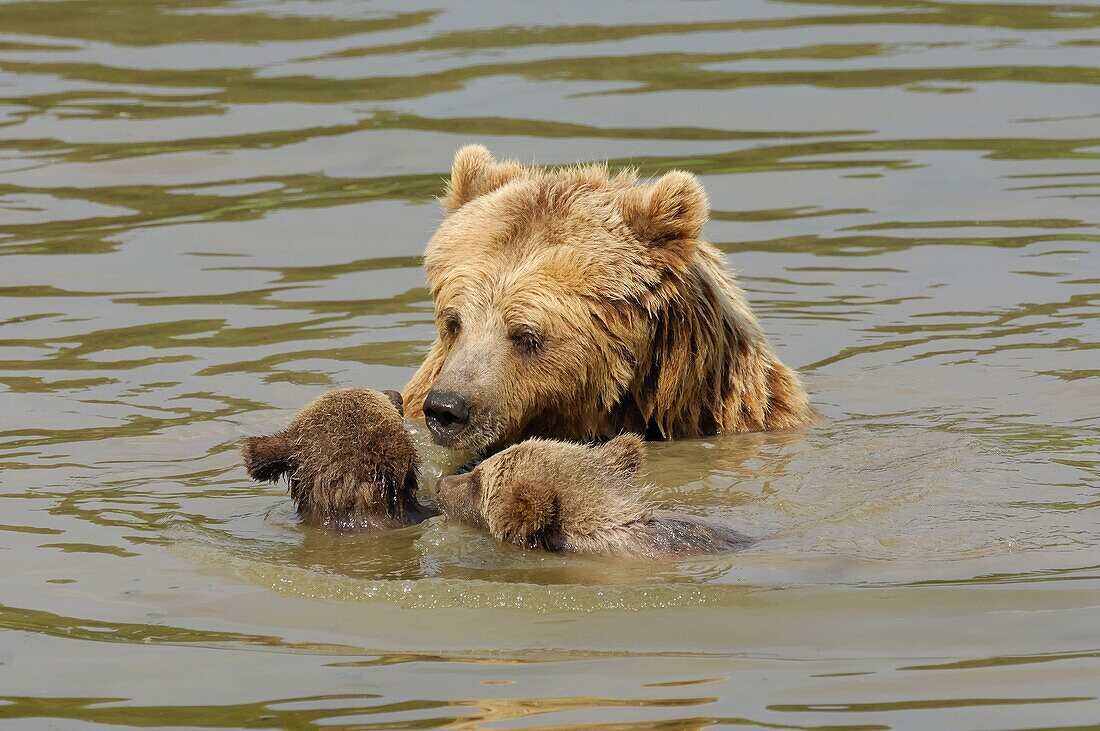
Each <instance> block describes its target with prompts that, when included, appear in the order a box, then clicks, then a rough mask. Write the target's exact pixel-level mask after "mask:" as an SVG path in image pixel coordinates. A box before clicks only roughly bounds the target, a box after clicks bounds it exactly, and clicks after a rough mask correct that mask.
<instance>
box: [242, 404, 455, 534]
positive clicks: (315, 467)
mask: <svg viewBox="0 0 1100 731" xmlns="http://www.w3.org/2000/svg"><path fill="white" fill-rule="evenodd" d="M241 456H242V457H243V459H244V464H245V468H246V469H247V470H248V474H249V476H251V477H252V478H253V479H255V480H257V481H261V482H276V481H277V480H278V479H279V478H280V477H281V476H283V475H284V474H285V475H287V485H288V490H289V492H290V497H291V499H293V500H294V503H295V505H296V506H297V508H298V515H299V516H300V517H301V518H302V520H303V521H305V522H307V523H310V524H314V525H324V526H329V527H333V528H339V529H344V530H383V529H387V528H400V527H403V526H407V525H412V524H414V523H419V522H420V521H422V520H424V519H426V518H428V517H430V516H431V515H433V513H432V512H431V511H430V510H428V509H427V508H425V507H423V506H421V505H420V503H419V502H418V501H417V499H416V491H417V478H416V473H417V469H418V468H419V465H420V462H419V458H418V457H417V454H416V449H415V447H414V445H413V440H412V437H411V436H410V435H409V433H408V432H407V431H406V430H405V423H404V421H403V419H402V411H401V395H400V394H398V393H396V392H394V391H387V392H385V393H382V392H379V391H371V390H368V389H364V388H348V389H344V390H341V391H331V392H329V393H326V394H323V395H322V396H320V397H319V398H317V399H316V400H315V401H313V403H311V404H309V405H308V406H307V407H305V408H304V409H302V411H301V412H299V414H298V415H297V416H295V417H294V420H293V421H292V422H291V423H290V426H288V427H287V428H286V429H285V430H283V431H281V432H278V433H277V434H272V435H270V436H266V437H249V438H247V439H245V440H244V442H243V443H242V444H241Z"/></svg>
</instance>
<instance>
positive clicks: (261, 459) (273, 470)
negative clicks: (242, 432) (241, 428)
mask: <svg viewBox="0 0 1100 731" xmlns="http://www.w3.org/2000/svg"><path fill="white" fill-rule="evenodd" d="M293 454H294V442H293V441H292V440H290V439H289V438H288V437H286V436H285V435H284V433H283V432H280V433H278V434H272V435H271V436H269V437H248V438H247V439H245V440H244V441H243V442H241V458H242V459H244V468H245V470H247V471H248V476H249V477H251V478H252V479H253V480H256V482H275V481H276V480H278V479H279V478H280V477H282V476H283V474H284V473H286V472H289V471H290V467H291V460H292V456H293Z"/></svg>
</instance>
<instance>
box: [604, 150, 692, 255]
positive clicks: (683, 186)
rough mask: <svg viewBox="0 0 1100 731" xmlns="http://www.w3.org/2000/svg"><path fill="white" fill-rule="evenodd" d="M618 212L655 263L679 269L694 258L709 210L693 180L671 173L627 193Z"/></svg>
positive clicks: (684, 175)
mask: <svg viewBox="0 0 1100 731" xmlns="http://www.w3.org/2000/svg"><path fill="white" fill-rule="evenodd" d="M620 212H621V213H622V217H623V222H624V223H626V225H627V226H628V227H630V230H631V231H633V232H634V235H635V236H637V237H638V238H639V239H640V240H641V241H642V242H643V243H645V244H647V245H648V246H649V249H650V253H651V255H652V256H653V258H654V260H655V261H657V262H658V263H660V264H664V265H665V266H666V267H669V268H672V269H682V268H684V267H685V266H687V264H688V262H690V261H691V258H692V256H693V255H694V254H695V247H696V245H697V240H698V238H699V235H700V234H701V233H702V232H703V224H704V223H706V222H707V216H708V215H709V213H710V206H709V205H708V204H707V194H706V191H704V190H703V184H702V183H700V182H699V179H698V178H697V177H695V176H694V175H692V174H691V173H686V172H684V171H682V170H673V171H671V172H668V173H665V174H664V175H662V176H661V177H660V178H658V180H657V182H656V183H654V184H653V185H651V186H636V187H634V188H631V189H629V190H627V191H626V192H625V193H624V194H623V197H622V201H621V204H620Z"/></svg>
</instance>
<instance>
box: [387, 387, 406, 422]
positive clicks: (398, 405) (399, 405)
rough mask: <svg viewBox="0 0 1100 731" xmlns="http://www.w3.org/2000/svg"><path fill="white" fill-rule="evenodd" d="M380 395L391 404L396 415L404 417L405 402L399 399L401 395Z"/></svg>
mask: <svg viewBox="0 0 1100 731" xmlns="http://www.w3.org/2000/svg"><path fill="white" fill-rule="evenodd" d="M382 395H383V396H385V397H386V398H388V399H389V400H390V403H391V404H393V408H395V409H397V413H398V414H400V415H401V416H404V415H405V402H404V400H402V398H401V394H400V393H398V392H397V391H383V392H382Z"/></svg>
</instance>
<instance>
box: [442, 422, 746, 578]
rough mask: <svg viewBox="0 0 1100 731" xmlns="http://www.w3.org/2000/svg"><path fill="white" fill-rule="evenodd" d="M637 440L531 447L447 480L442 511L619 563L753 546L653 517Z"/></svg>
mask: <svg viewBox="0 0 1100 731" xmlns="http://www.w3.org/2000/svg"><path fill="white" fill-rule="evenodd" d="M644 459H645V447H644V444H643V442H642V440H641V438H640V437H638V436H636V435H633V434H624V435H622V436H620V437H616V438H615V439H612V440H611V441H610V442H607V443H606V444H603V445H601V446H598V447H589V446H585V445H582V444H571V443H567V442H557V441H551V440H546V439H528V440H527V441H524V442H521V443H520V444H517V445H515V446H512V447H509V448H508V449H506V450H504V451H503V452H500V453H499V454H497V455H495V456H493V457H490V458H489V459H487V460H485V461H484V462H482V463H481V464H480V465H478V466H477V467H476V468H474V470H473V471H472V472H469V473H467V474H464V475H453V476H451V477H446V478H444V479H443V481H442V482H441V483H440V486H439V506H440V508H441V509H442V510H443V512H444V514H446V515H447V516H448V517H450V518H453V519H455V520H458V521H460V522H463V523H466V524H468V525H472V526H474V527H478V528H483V529H486V530H488V531H489V533H490V534H491V535H492V536H493V537H495V538H496V539H498V540H500V541H502V542H504V543H511V544H514V545H517V546H521V547H523V548H527V549H531V550H539V549H542V550H549V551H570V552H576V553H594V554H608V555H619V556H638V557H645V558H656V557H661V556H677V555H681V556H682V555H691V554H701V553H720V552H724V551H732V550H736V549H738V548H744V547H745V546H747V545H749V543H750V542H751V540H750V539H749V538H747V537H746V536H743V535H741V534H739V533H737V532H735V531H733V530H730V529H728V528H723V527H721V526H717V525H715V524H713V523H710V522H707V521H703V520H701V519H698V518H693V517H687V516H682V515H675V514H671V513H659V512H654V511H653V510H651V509H650V508H649V507H648V506H646V505H645V504H644V503H642V502H641V501H640V500H639V499H638V497H637V492H638V491H637V489H636V485H635V480H636V476H637V472H638V469H639V467H641V464H642V461H643V460H644Z"/></svg>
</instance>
